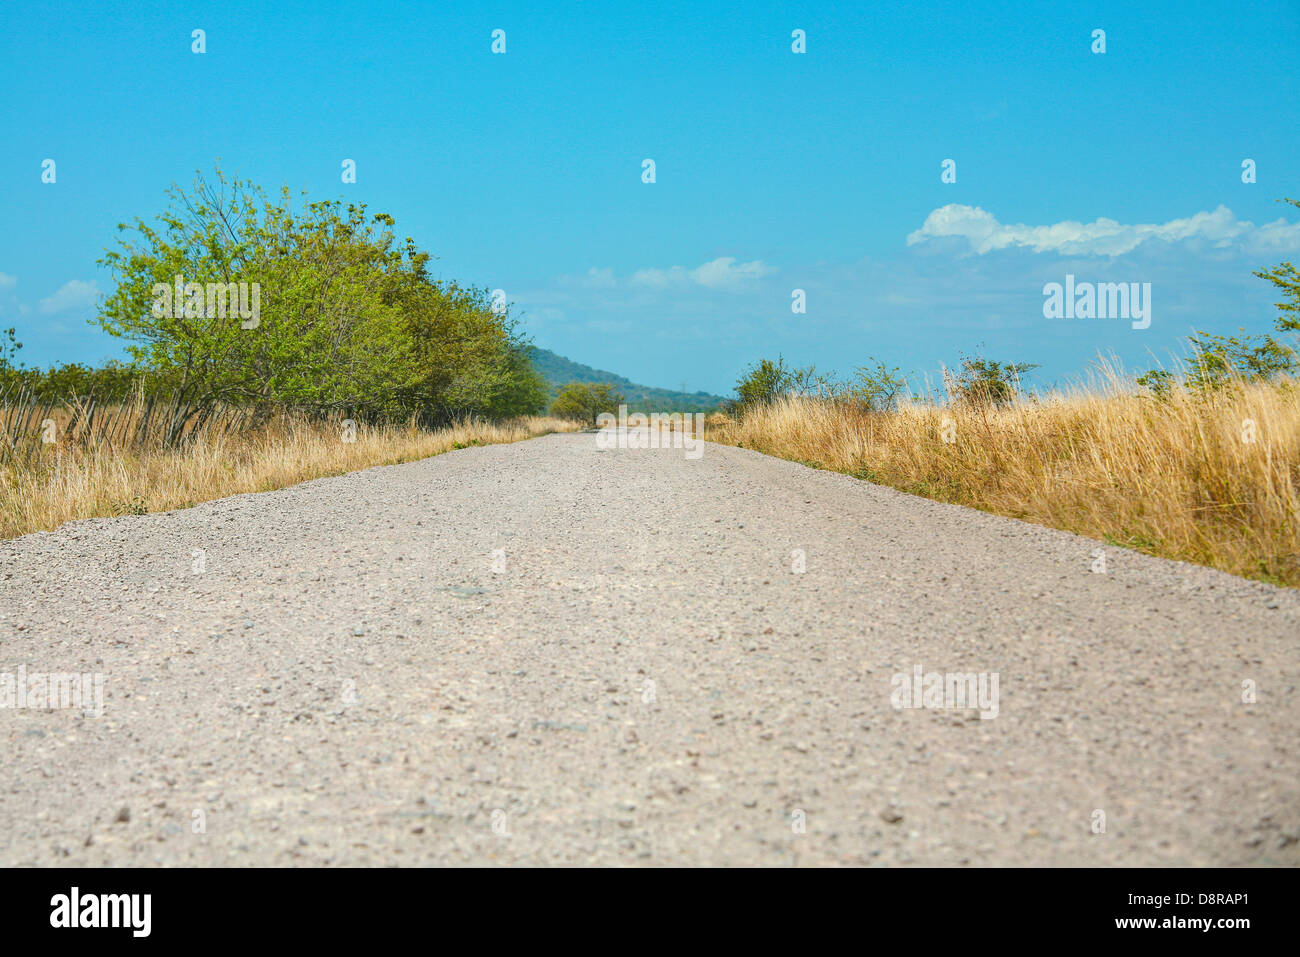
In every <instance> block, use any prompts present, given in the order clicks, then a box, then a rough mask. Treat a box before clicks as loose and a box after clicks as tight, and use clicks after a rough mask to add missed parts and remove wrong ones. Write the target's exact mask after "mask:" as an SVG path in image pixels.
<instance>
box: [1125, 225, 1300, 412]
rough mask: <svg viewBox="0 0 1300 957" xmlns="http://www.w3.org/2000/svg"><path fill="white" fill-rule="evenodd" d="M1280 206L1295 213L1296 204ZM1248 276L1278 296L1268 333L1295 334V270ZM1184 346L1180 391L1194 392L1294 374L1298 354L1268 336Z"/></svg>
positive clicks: (1298, 297) (1299, 295)
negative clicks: (1187, 352) (1187, 351)
mask: <svg viewBox="0 0 1300 957" xmlns="http://www.w3.org/2000/svg"><path fill="white" fill-rule="evenodd" d="M1284 202H1287V203H1290V204H1291V205H1292V206H1297V207H1300V200H1294V199H1287V200H1284ZM1254 275H1256V276H1258V277H1259V278H1261V279H1266V280H1268V281H1269V282H1271V283H1272V284H1273V285H1274V286H1275V287H1276V288H1277V289H1278V290H1279V291H1280V292H1281V294H1282V301H1281V302H1279V303H1277V304H1276V305H1277V308H1278V310H1279V315H1278V317H1277V319H1276V320H1275V321H1274V325H1273V328H1274V330H1275V331H1276V332H1278V333H1280V334H1282V335H1283V336H1285V335H1286V334H1287V333H1300V270H1297V269H1296V267H1295V265H1294V264H1292V263H1291V262H1289V261H1288V262H1283V263H1279V264H1278V265H1276V266H1273V267H1271V268H1269V269H1261V270H1256V271H1255V273H1254ZM1239 331H1241V332H1244V331H1245V330H1239ZM1188 342H1189V343H1190V344H1191V346H1192V359H1191V361H1190V363H1189V364H1188V371H1187V377H1186V385H1187V387H1188V388H1189V389H1191V390H1192V391H1194V392H1200V393H1204V392H1209V391H1212V390H1216V389H1222V388H1224V387H1226V386H1228V385H1230V384H1231V383H1233V382H1238V381H1245V382H1263V381H1268V380H1272V379H1277V378H1280V377H1282V376H1287V375H1295V374H1296V373H1297V372H1298V371H1300V354H1298V353H1297V350H1296V346H1295V340H1294V337H1293V338H1292V341H1290V342H1288V341H1286V339H1285V338H1279V337H1277V336H1273V335H1265V336H1246V335H1242V336H1220V335H1211V334H1210V333H1207V332H1198V333H1196V334H1195V335H1192V336H1188ZM1140 381H1141V380H1140V379H1139V382H1140Z"/></svg>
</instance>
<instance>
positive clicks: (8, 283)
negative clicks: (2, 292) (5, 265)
mask: <svg viewBox="0 0 1300 957" xmlns="http://www.w3.org/2000/svg"><path fill="white" fill-rule="evenodd" d="M16 285H18V277H17V276H10V275H9V274H8V273H3V272H0V289H12V288H13V287H14V286H16Z"/></svg>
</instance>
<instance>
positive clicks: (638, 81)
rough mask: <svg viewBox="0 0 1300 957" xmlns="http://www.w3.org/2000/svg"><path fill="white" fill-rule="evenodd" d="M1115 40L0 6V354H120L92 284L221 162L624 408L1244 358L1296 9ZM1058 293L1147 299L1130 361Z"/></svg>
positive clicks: (442, 14) (1043, 14) (1269, 226)
mask: <svg viewBox="0 0 1300 957" xmlns="http://www.w3.org/2000/svg"><path fill="white" fill-rule="evenodd" d="M1134 6H1136V5H1134V4H1131V3H1087V2H1083V3H1061V4H1059V5H1053V4H1050V3H1015V2H1003V3H998V4H995V5H994V4H990V5H987V6H983V5H974V4H970V3H942V2H930V3H924V4H901V3H900V4H889V3H881V4H876V3H872V4H863V3H857V4H851V3H849V4H836V3H818V4H781V3H764V4H753V5H742V4H709V3H704V2H697V3H676V4H675V3H656V4H646V3H631V2H626V3H624V2H607V3H595V2H591V0H558V2H555V3H547V4H524V3H494V4H482V5H479V4H473V3H464V4H455V5H445V4H434V3H428V2H426V3H387V2H382V0H374V2H371V3H366V4H355V3H331V2H328V0H313V2H309V3H300V2H297V0H278V2H276V3H274V4H266V3H265V2H256V3H242V2H230V0H222V2H213V3H196V4H184V3H179V4H144V3H140V4H129V5H123V4H120V3H98V2H82V3H75V4H72V3H69V4H63V5H57V4H24V3H17V2H11V3H6V4H5V5H4V6H3V7H2V8H0V62H2V63H3V64H4V67H3V75H4V100H3V102H4V109H3V111H2V112H0V144H3V145H0V182H2V183H3V184H4V190H3V198H2V200H0V217H2V219H0V227H2V228H0V325H3V326H6V327H7V326H9V325H14V326H17V327H18V330H19V337H20V338H21V339H22V340H23V341H24V342H25V344H26V348H25V349H24V350H23V357H24V358H25V360H26V361H27V363H28V364H33V363H34V364H40V365H45V364H48V363H50V362H55V361H65V360H79V361H93V360H97V359H100V358H102V357H105V356H108V355H115V354H120V351H121V347H120V343H119V342H118V341H117V340H114V339H112V338H111V337H109V336H107V335H105V334H104V333H102V332H100V331H99V330H98V329H97V328H95V327H93V326H91V325H89V324H88V323H87V321H86V320H87V319H88V318H90V317H91V316H93V314H94V311H95V306H94V302H95V299H96V296H97V295H102V294H103V293H105V292H107V291H109V290H110V288H111V277H110V275H109V274H108V273H107V272H106V271H105V270H103V269H101V268H100V267H98V266H97V265H96V264H95V260H96V259H97V258H99V257H100V256H101V255H102V252H103V250H104V248H105V247H108V246H111V245H113V244H114V242H115V235H116V230H115V227H116V224H117V223H119V222H121V221H123V220H128V219H131V218H134V217H136V216H141V217H144V218H146V219H150V218H152V217H153V216H154V215H155V214H156V213H157V212H159V211H161V209H162V208H163V206H164V205H165V198H164V190H165V189H166V188H167V186H168V185H170V184H171V183H173V182H179V183H182V184H188V183H189V182H190V181H191V179H192V178H193V174H194V172H195V170H198V169H205V170H210V169H211V168H212V166H213V164H214V161H215V160H216V159H217V158H218V157H219V158H220V159H221V162H222V165H223V166H224V167H225V168H227V169H228V170H235V171H238V172H239V173H240V174H242V175H243V176H246V177H250V178H252V179H254V180H256V181H258V182H260V183H262V184H263V185H264V186H267V187H268V188H275V187H279V186H280V185H281V184H287V185H289V186H290V187H291V188H293V189H294V190H299V189H305V190H307V191H308V193H309V194H310V195H311V196H313V197H316V198H329V197H343V198H346V199H349V200H355V201H359V202H365V203H367V204H369V205H370V207H371V209H372V210H374V211H376V212H378V211H386V212H389V213H391V214H393V215H394V216H395V217H396V218H397V223H398V228H399V232H400V234H402V235H407V234H409V235H412V236H414V237H415V238H416V239H417V240H418V241H419V242H420V243H421V244H422V245H423V246H424V247H425V248H427V249H429V250H431V251H432V252H434V253H435V255H437V256H438V257H439V258H438V261H437V263H436V264H435V271H436V272H437V273H439V274H441V275H443V276H446V277H448V278H456V279H460V280H462V281H468V282H472V283H474V284H478V285H485V286H488V287H491V288H501V289H504V290H505V291H506V293H507V296H508V298H509V299H510V300H511V301H512V302H513V303H514V304H515V307H516V309H517V310H518V311H519V312H520V313H521V315H522V319H523V325H524V329H525V330H526V331H527V332H528V333H529V334H530V335H531V336H532V337H533V339H534V341H536V342H537V343H538V344H539V345H542V346H545V347H547V348H551V349H554V350H556V351H557V352H560V353H562V354H564V355H567V356H569V357H570V358H573V359H576V360H578V361H581V362H586V363H588V364H591V365H595V366H598V367H602V368H607V369H611V370H613V371H616V372H619V373H621V374H624V375H627V376H629V377H630V378H632V379H634V380H636V381H640V382H645V383H648V384H652V385H663V386H673V387H676V386H679V385H681V384H682V383H685V384H686V386H687V387H688V388H690V389H692V390H694V389H707V390H710V391H716V392H727V391H729V390H730V388H731V386H732V384H733V383H734V381H735V379H736V376H737V374H738V372H739V371H740V370H741V369H742V368H743V367H744V366H745V365H747V364H748V363H751V362H753V361H754V360H756V359H758V358H759V357H761V356H775V355H776V354H777V353H783V354H784V355H785V357H786V358H787V359H788V360H790V361H793V362H795V363H798V364H807V363H816V364H817V365H818V367H819V368H825V369H836V370H838V371H840V372H847V371H849V370H851V369H852V367H853V366H855V365H859V364H862V363H863V362H865V361H866V360H867V359H868V357H873V356H874V357H878V358H882V359H885V360H887V361H888V362H889V363H890V364H891V365H898V366H901V367H903V368H904V369H905V370H911V371H915V372H916V373H918V374H924V373H926V372H931V373H933V372H934V371H935V370H937V369H938V368H939V366H940V363H949V364H952V363H955V362H956V361H958V359H959V358H960V356H961V355H962V354H966V353H975V352H982V353H983V354H985V355H987V356H988V357H990V358H996V359H1006V360H1017V361H1029V362H1037V363H1040V364H1041V365H1042V368H1041V369H1040V370H1039V371H1038V372H1037V373H1036V374H1035V381H1037V382H1038V383H1039V384H1040V385H1050V384H1052V383H1054V382H1063V381H1066V380H1069V379H1070V378H1072V377H1073V376H1076V375H1077V374H1079V373H1080V372H1081V371H1082V370H1083V369H1084V368H1085V367H1086V366H1087V364H1088V363H1089V361H1090V360H1092V359H1093V358H1094V357H1095V355H1096V354H1097V352H1098V351H1103V352H1106V353H1115V354H1116V355H1118V356H1119V357H1120V358H1121V359H1122V360H1123V361H1124V362H1126V363H1127V364H1129V365H1130V366H1132V367H1136V366H1143V365H1146V364H1150V356H1151V355H1152V354H1154V355H1155V356H1156V357H1157V358H1160V359H1167V357H1168V356H1169V354H1170V353H1171V352H1172V351H1176V350H1178V349H1179V343H1180V340H1181V337H1183V336H1185V335H1186V334H1187V333H1188V332H1190V331H1192V330H1194V329H1198V328H1199V329H1208V330H1211V331H1233V330H1236V329H1237V328H1238V327H1245V328H1246V329H1247V331H1250V332H1264V331H1267V330H1268V329H1270V328H1271V324H1272V320H1273V316H1274V315H1275V312H1276V310H1275V309H1273V307H1272V305H1271V303H1272V302H1273V301H1274V300H1275V296H1274V295H1273V294H1272V292H1271V290H1270V287H1269V286H1268V285H1267V284H1265V283H1264V282H1263V281H1262V280H1259V279H1256V278H1254V277H1252V276H1251V275H1250V272H1251V270H1252V269H1256V268H1259V267H1261V266H1264V265H1267V264H1271V263H1275V262H1279V261H1281V260H1283V259H1288V258H1290V259H1296V258H1300V209H1296V208H1295V207H1291V206H1286V205H1282V204H1279V203H1278V202H1277V200H1278V199H1280V198H1282V197H1284V196H1295V197H1300V122H1298V120H1300V110H1298V109H1297V104H1300V5H1298V4H1296V3H1295V2H1294V0H1282V2H1276V3H1213V4H1211V3H1197V2H1188V0H1181V2H1177V3H1145V4H1141V5H1140V6H1141V7H1142V9H1141V10H1140V11H1139V10H1134V9H1132V8H1133V7H1134ZM196 28H201V29H203V30H205V31H206V43H207V52H206V53H204V54H202V55H198V54H194V53H192V52H191V39H190V35H191V31H192V30H193V29H196ZM494 29H502V30H504V31H505V32H506V52H505V53H504V54H493V53H492V51H491V44H492V39H491V34H492V31H493V30H494ZM795 29H802V30H804V31H805V32H806V36H807V52H806V53H803V54H796V53H793V52H792V50H791V42H792V41H791V32H792V31H793V30H795ZM1094 29H1103V30H1105V33H1106V52H1105V53H1104V54H1096V53H1093V52H1092V51H1091V46H1092V43H1093V41H1092V31H1093V30H1094ZM47 158H52V159H54V160H55V162H56V164H57V166H56V171H57V179H56V182H55V183H53V184H47V183H42V182H41V164H42V161H43V160H45V159H47ZM647 158H650V159H653V160H654V161H655V164H656V182H654V183H653V184H647V183H643V182H642V161H643V160H644V159H647ZM344 159H354V160H355V161H356V164H357V182H356V183H355V184H343V183H342V182H340V167H341V163H342V161H343V160H344ZM945 159H953V160H955V162H956V173H957V177H956V180H957V181H956V182H955V183H943V182H941V178H940V173H941V164H942V163H943V161H944V160H945ZM1245 159H1252V160H1254V161H1255V164H1256V177H1257V181H1256V182H1255V183H1243V182H1242V169H1241V164H1242V161H1243V160H1245ZM945 207H947V208H946V209H945ZM1098 220H1106V221H1113V223H1114V225H1110V224H1108V223H1105V222H1103V223H1102V224H1100V225H1097V222H1098ZM1279 220H1282V222H1279ZM1067 273H1071V274H1073V275H1075V276H1076V277H1077V279H1078V281H1080V282H1083V281H1090V282H1143V283H1146V282H1149V283H1151V290H1152V292H1151V312H1152V322H1151V325H1150V327H1149V328H1147V329H1141V330H1137V329H1133V328H1131V325H1130V323H1129V322H1128V321H1125V320H1123V319H1070V320H1067V319H1046V318H1044V316H1043V302H1044V295H1043V286H1044V284H1045V283H1048V282H1064V279H1065V276H1066V274H1067ZM796 288H798V289H803V290H805V293H806V297H807V312H806V313H804V314H796V313H793V312H792V311H791V293H792V290H794V289H796Z"/></svg>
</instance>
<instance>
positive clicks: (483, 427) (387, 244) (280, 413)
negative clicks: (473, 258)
mask: <svg viewBox="0 0 1300 957" xmlns="http://www.w3.org/2000/svg"><path fill="white" fill-rule="evenodd" d="M168 196H169V199H170V202H169V204H168V206H167V208H166V209H165V210H164V211H163V212H162V213H161V214H160V215H158V216H157V218H156V219H155V221H153V222H145V221H144V220H141V219H137V220H135V221H134V222H132V223H127V224H122V225H120V226H119V242H118V246H117V248H114V249H111V250H108V251H107V252H106V253H105V255H104V257H103V259H102V260H101V264H102V265H104V266H106V267H107V268H108V269H109V270H110V271H111V272H112V274H113V277H114V279H115V283H116V284H115V288H114V291H113V293H112V294H111V295H109V296H108V297H107V299H106V300H105V301H104V302H103V303H102V304H101V306H100V309H99V314H98V316H97V317H96V319H95V322H96V323H98V324H99V325H100V326H101V327H102V328H104V329H105V330H107V331H108V332H110V333H111V334H113V335H115V336H118V337H120V338H121V339H122V340H123V344H124V346H125V349H126V352H127V355H128V356H129V361H126V362H118V361H114V362H108V363H105V364H104V365H103V366H100V367H98V368H92V367H88V366H85V365H81V364H77V363H69V364H64V365H61V366H57V367H54V368H51V369H45V370H41V369H31V368H25V367H24V366H23V365H22V364H21V362H20V356H21V349H22V344H21V342H19V341H18V339H17V336H16V334H15V330H13V329H7V330H0V536H3V537H11V536H13V535H19V534H23V533H25V532H31V531H37V530H41V529H51V528H54V527H56V526H57V525H58V524H60V523H61V522H64V521H67V520H69V519H73V518H87V517H91V516H96V515H111V514H123V513H133V512H142V511H158V510H162V509H169V508H178V507H182V506H185V505H191V504H194V503H196V502H201V501H205V500H208V499H212V498H216V497H220V496H223V495H231V494H236V493H239V492H251V491H260V490H264V489H270V488H278V487H280V486H283V485H288V484H293V483H295V482H301V481H304V480H306V479H311V478H316V477H319V476H322V475H330V474H336V473H341V472H345V471H349V470H353V469H358V468H365V467H367V466H371V465H379V464H387V463H393V462H401V461H406V460H409V459H414V458H419V457H421V456H426V455H434V454H437V453H438V452H441V451H446V450H448V449H451V448H456V447H460V446H463V445H468V444H481V443H487V442H506V441H515V440H517V439H522V438H528V437H530V436H533V435H539V434H542V433H545V432H548V431H555V430H569V429H572V428H574V426H573V425H572V424H571V423H569V422H567V421H561V420H558V419H541V418H537V417H536V414H537V413H540V412H542V411H543V409H544V408H545V406H546V403H547V401H548V399H549V393H548V389H547V386H546V383H545V382H544V381H543V379H542V377H541V376H540V375H539V374H538V372H537V371H536V370H535V369H534V368H533V366H532V363H531V361H530V359H529V352H530V350H531V348H532V347H531V345H530V344H529V343H528V342H527V341H526V340H524V339H523V338H522V337H521V336H520V335H519V333H518V330H517V328H516V321H515V320H514V319H512V318H511V316H510V314H509V308H508V304H507V303H505V302H503V301H500V300H499V299H494V298H493V297H492V296H491V294H490V293H489V291H488V290H487V289H481V288H477V287H472V286H463V285H460V284H459V283H457V282H454V281H447V280H441V279H436V278H434V277H433V275H432V274H431V272H430V264H431V261H432V258H433V257H432V256H431V254H430V253H428V252H425V251H423V250H421V249H419V248H418V247H417V246H416V245H415V243H414V241H413V240H411V239H409V238H407V239H404V240H399V239H398V238H397V234H396V233H395V231H394V227H395V224H394V220H393V218H392V217H391V216H388V215H387V214H383V213H379V214H372V213H370V212H368V211H367V209H366V207H365V206H364V205H354V204H344V203H341V202H337V201H325V202H319V201H310V200H308V199H307V198H306V197H305V196H303V197H301V198H300V199H299V200H298V201H296V202H295V200H294V198H293V197H291V195H290V193H289V191H288V190H287V189H285V190H282V191H281V192H280V193H279V194H278V195H274V196H272V195H268V194H267V193H266V192H265V191H264V190H262V189H260V188H259V187H257V186H256V185H254V184H253V183H251V182H247V181H242V180H240V179H238V178H237V177H229V176H227V175H226V174H225V173H223V172H222V171H221V170H219V169H218V170H217V171H216V172H215V174H214V176H213V177H211V178H208V177H205V176H203V175H199V176H198V177H197V178H196V180H195V182H194V184H193V186H192V188H190V189H189V190H183V189H180V188H179V187H173V188H172V190H170V191H169V194H168Z"/></svg>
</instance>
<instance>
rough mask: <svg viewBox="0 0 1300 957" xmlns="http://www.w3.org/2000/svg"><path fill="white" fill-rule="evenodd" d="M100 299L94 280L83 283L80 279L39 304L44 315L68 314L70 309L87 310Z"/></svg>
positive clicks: (65, 284)
mask: <svg viewBox="0 0 1300 957" xmlns="http://www.w3.org/2000/svg"><path fill="white" fill-rule="evenodd" d="M98 298H99V287H97V286H96V285H95V282H94V280H91V281H90V282H82V281H81V280H80V279H72V280H70V281H68V282H66V283H64V284H63V286H62V288H60V289H59V291H58V292H56V293H55V294H54V295H52V296H47V297H46V298H44V299H42V300H41V301H40V303H39V305H40V310H41V312H42V313H44V314H46V315H49V314H50V313H55V312H66V311H67V310H69V309H86V308H89V307H90V306H93V305H94V304H95V300H96V299H98Z"/></svg>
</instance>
